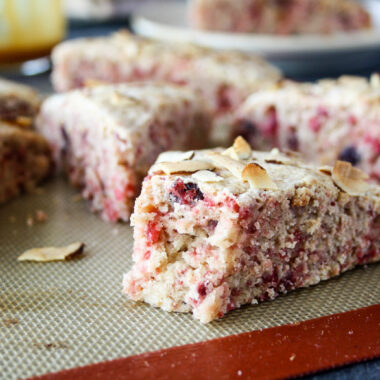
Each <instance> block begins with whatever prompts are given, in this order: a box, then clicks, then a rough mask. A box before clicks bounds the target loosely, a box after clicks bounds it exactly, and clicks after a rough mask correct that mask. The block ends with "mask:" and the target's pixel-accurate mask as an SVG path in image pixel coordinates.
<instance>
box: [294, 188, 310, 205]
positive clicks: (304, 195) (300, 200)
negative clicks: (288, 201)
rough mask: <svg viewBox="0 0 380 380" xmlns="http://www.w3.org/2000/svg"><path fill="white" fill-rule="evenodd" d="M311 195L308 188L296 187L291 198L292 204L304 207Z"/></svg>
mask: <svg viewBox="0 0 380 380" xmlns="http://www.w3.org/2000/svg"><path fill="white" fill-rule="evenodd" d="M311 197H312V192H311V190H310V189H306V188H298V189H296V193H295V195H294V197H293V199H292V205H293V206H296V207H305V206H307V205H308V204H309V202H310V199H311Z"/></svg>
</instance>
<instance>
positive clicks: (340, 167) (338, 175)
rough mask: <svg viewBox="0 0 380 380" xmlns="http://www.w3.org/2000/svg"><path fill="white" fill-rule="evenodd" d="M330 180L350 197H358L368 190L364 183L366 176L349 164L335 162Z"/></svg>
mask: <svg viewBox="0 0 380 380" xmlns="http://www.w3.org/2000/svg"><path fill="white" fill-rule="evenodd" d="M332 178H333V180H334V182H335V184H336V185H337V186H338V187H340V188H341V189H342V190H343V191H345V192H346V193H347V194H350V195H360V194H363V193H365V192H366V191H367V190H368V189H369V185H368V183H367V182H365V180H366V179H368V175H367V174H366V173H364V172H362V171H361V170H359V169H357V168H354V167H353V166H352V165H351V164H350V163H349V162H345V161H337V162H336V163H335V165H334V168H333V170H332Z"/></svg>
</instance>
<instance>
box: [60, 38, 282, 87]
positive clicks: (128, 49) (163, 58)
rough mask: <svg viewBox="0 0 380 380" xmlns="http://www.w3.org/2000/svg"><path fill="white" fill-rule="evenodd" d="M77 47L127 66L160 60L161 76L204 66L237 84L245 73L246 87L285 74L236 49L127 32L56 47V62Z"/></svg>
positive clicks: (81, 53) (93, 56)
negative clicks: (154, 38)
mask: <svg viewBox="0 0 380 380" xmlns="http://www.w3.org/2000/svg"><path fill="white" fill-rule="evenodd" d="M74 50H75V51H76V53H77V54H78V56H81V57H85V58H87V59H88V60H94V59H98V58H99V54H102V55H104V58H105V59H110V60H114V61H115V62H118V63H122V62H125V64H126V65H128V62H129V61H131V60H133V61H134V62H133V63H136V62H135V61H136V60H137V62H138V63H139V65H141V67H142V68H144V67H145V68H149V67H150V66H151V65H152V62H157V61H159V68H158V69H157V68H156V69H157V70H158V72H157V73H156V74H157V75H155V76H156V77H160V76H162V75H160V73H161V74H163V72H162V71H165V70H169V71H170V70H171V69H172V68H173V66H176V67H177V70H178V71H179V72H181V73H183V72H187V73H188V74H189V75H190V74H191V73H192V72H194V70H196V71H197V74H198V75H202V71H198V70H202V69H203V70H206V71H207V74H208V75H211V76H212V77H213V78H215V79H216V78H218V79H219V80H223V81H225V82H227V83H236V81H237V80H239V81H240V79H241V78H242V76H244V77H245V80H244V82H243V83H240V86H243V87H244V86H250V85H256V84H257V82H264V81H266V80H268V79H272V80H273V79H279V78H280V77H281V74H280V72H279V70H278V69H276V68H275V67H274V66H272V65H270V64H268V63H267V62H266V61H265V60H263V59H262V58H260V57H258V56H252V55H249V54H243V53H238V52H232V51H229V52H220V51H214V50H211V49H207V48H202V47H199V46H195V45H192V44H168V43H161V42H157V41H153V40H149V39H145V38H140V37H136V36H134V35H132V34H130V33H128V32H125V31H121V32H118V33H115V34H113V35H112V36H111V37H99V38H84V39H78V40H74V41H68V42H64V43H62V44H60V45H58V46H57V47H56V48H55V49H54V51H53V61H54V62H57V63H58V62H60V60H61V59H62V58H63V57H64V56H66V54H70V53H71V52H73V51H74ZM144 65H145V66H144ZM165 68H166V69H165ZM170 74H173V73H170ZM244 74H245V75H244ZM163 76H165V75H163ZM179 79H180V78H179ZM188 79H193V78H188Z"/></svg>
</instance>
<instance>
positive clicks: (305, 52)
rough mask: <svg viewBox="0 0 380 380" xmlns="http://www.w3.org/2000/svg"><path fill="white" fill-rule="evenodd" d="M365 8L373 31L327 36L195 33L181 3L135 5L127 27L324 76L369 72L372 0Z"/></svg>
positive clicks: (377, 34)
mask: <svg viewBox="0 0 380 380" xmlns="http://www.w3.org/2000/svg"><path fill="white" fill-rule="evenodd" d="M365 5H366V6H367V8H368V9H369V11H370V12H371V14H372V15H373V18H374V24H375V28H374V29H372V30H370V31H364V32H350V33H336V34H333V35H328V36H324V35H297V36H273V35H258V34H240V33H219V32H204V31H200V30H195V29H191V28H190V27H189V25H188V22H187V8H186V4H185V3H183V2H173V1H160V2H157V3H151V4H149V5H147V6H143V7H140V8H139V9H138V11H137V12H135V14H134V15H133V17H132V20H131V25H132V28H133V30H134V31H135V32H136V33H137V34H140V35H142V36H145V37H149V38H154V39H158V40H161V41H167V42H192V43H195V44H198V45H202V46H208V47H212V48H216V49H234V50H239V51H244V52H249V53H256V54H260V55H262V56H264V57H266V58H268V59H269V60H271V61H272V62H274V63H275V64H277V65H279V66H280V67H281V68H282V69H283V70H284V71H285V73H286V74H288V75H292V76H305V75H306V76H308V75H309V76H310V75H318V74H324V73H326V72H331V73H334V72H336V73H337V74H339V73H340V72H347V73H348V72H356V71H362V70H371V69H373V67H372V66H373V64H374V62H379V63H380V31H379V30H380V28H379V26H380V20H379V14H380V4H379V2H377V1H376V0H367V1H366V3H365ZM376 10H377V11H378V12H376ZM376 15H378V17H376Z"/></svg>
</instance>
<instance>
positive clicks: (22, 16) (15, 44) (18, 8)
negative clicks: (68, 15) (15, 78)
mask: <svg viewBox="0 0 380 380" xmlns="http://www.w3.org/2000/svg"><path fill="white" fill-rule="evenodd" d="M64 34H65V18H64V11H63V1H62V0H0V67H4V66H9V65H12V64H17V63H18V64H20V63H22V62H26V61H30V60H34V59H36V58H40V57H44V56H45V57H46V56H48V55H49V53H50V51H51V49H52V48H53V46H54V45H55V44H57V43H58V42H59V41H61V40H62V39H63V37H64Z"/></svg>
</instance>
